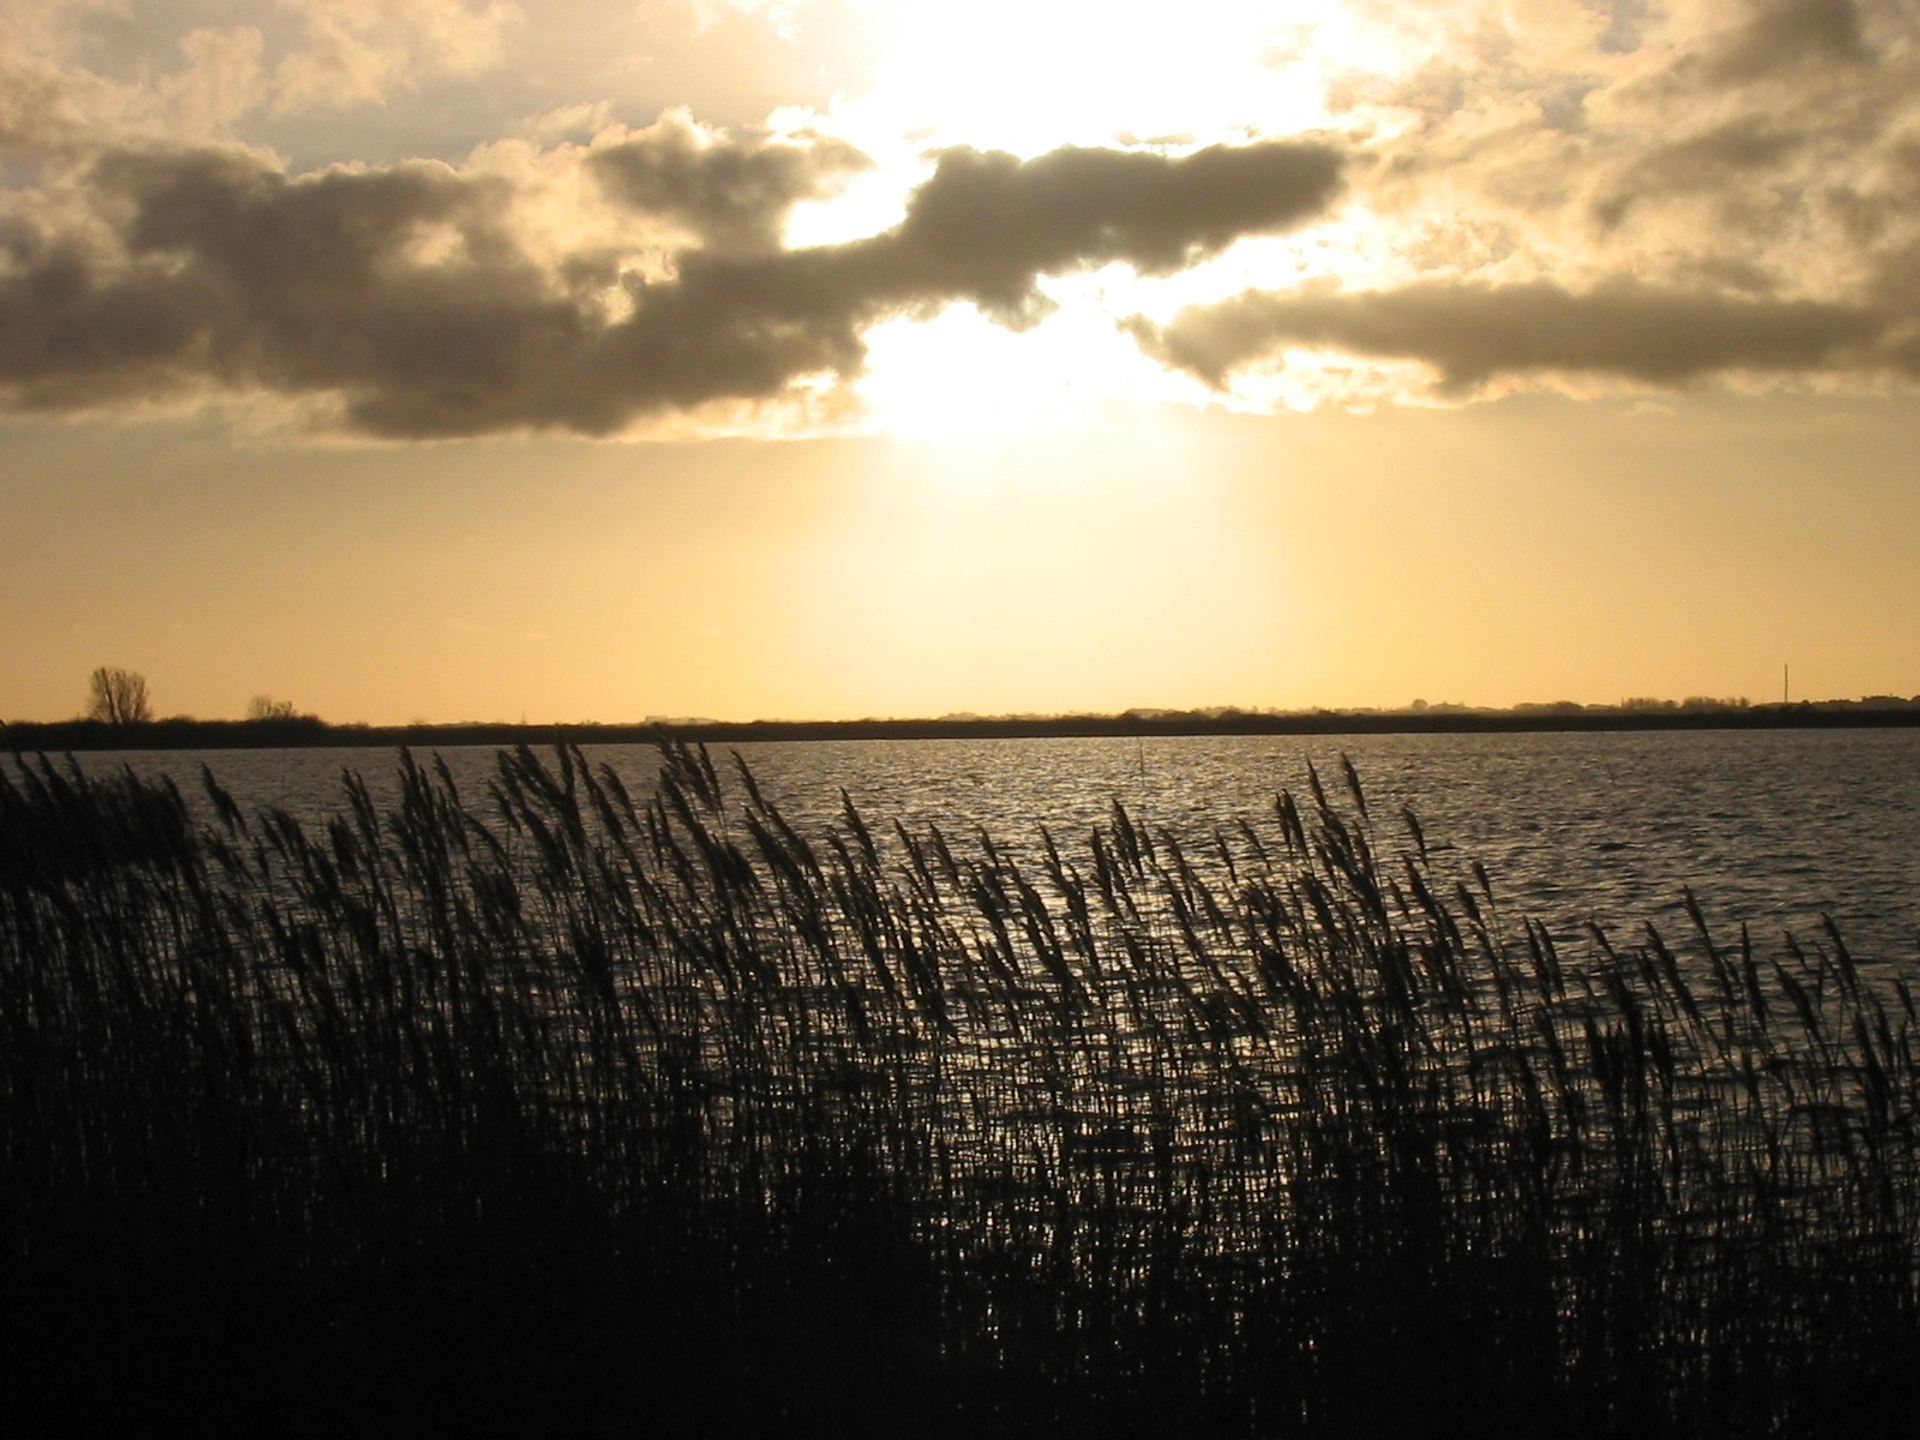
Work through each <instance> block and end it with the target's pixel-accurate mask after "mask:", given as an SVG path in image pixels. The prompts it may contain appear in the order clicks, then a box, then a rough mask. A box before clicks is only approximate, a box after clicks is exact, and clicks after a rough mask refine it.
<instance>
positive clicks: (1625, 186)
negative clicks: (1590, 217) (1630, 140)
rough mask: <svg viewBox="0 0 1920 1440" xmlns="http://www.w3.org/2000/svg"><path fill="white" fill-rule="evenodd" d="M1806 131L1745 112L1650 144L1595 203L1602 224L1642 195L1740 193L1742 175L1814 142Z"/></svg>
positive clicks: (1613, 221) (1615, 219) (1761, 170)
mask: <svg viewBox="0 0 1920 1440" xmlns="http://www.w3.org/2000/svg"><path fill="white" fill-rule="evenodd" d="M1812 139H1813V137H1812V136H1811V135H1808V134H1803V133H1794V132H1790V131H1784V130H1780V129H1778V128H1776V127H1775V126H1774V125H1773V123H1772V122H1771V121H1769V120H1767V119H1765V118H1762V117H1757V116H1755V117H1743V118H1742V119H1740V120H1737V121H1732V122H1729V123H1728V124H1725V125H1721V126H1719V127H1717V128H1715V129H1713V130H1709V131H1707V132H1706V133H1705V134H1702V135H1692V136H1689V137H1687V138H1686V139H1684V140H1676V141H1674V142H1672V143H1670V144H1666V145H1659V146H1656V147H1654V148H1653V149H1651V150H1649V151H1648V152H1647V153H1646V154H1645V155H1643V156H1641V157H1640V158H1639V159H1638V160H1636V161H1635V162H1634V163H1633V164H1632V165H1630V166H1629V167H1628V168H1627V170H1626V172H1625V174H1623V175H1622V176H1621V177H1620V179H1619V180H1618V181H1617V182H1616V183H1615V184H1614V185H1613V186H1612V187H1611V188H1610V189H1609V190H1608V191H1607V192H1606V194H1604V195H1603V196H1602V197H1601V198H1600V199H1599V200H1598V201H1597V202H1596V203H1595V205H1594V218H1595V219H1597V220H1599V221H1600V223H1601V224H1602V225H1605V226H1609V227H1611V226H1614V225H1618V224H1619V223H1620V222H1621V221H1622V220H1624V219H1625V218H1626V216H1627V212H1628V211H1629V210H1630V209H1632V208H1633V206H1635V205H1637V204H1638V203H1640V202H1641V201H1643V200H1647V199H1652V198H1655V197H1668V196H1676V195H1723V194H1737V190H1738V187H1739V185H1740V184H1741V182H1742V181H1744V180H1746V179H1747V178H1748V177H1750V176H1754V175H1764V174H1765V173H1767V172H1769V171H1772V170H1774V169H1776V168H1777V167H1779V166H1780V165H1781V164H1782V163H1783V162H1785V161H1787V160H1789V159H1791V158H1792V157H1793V156H1794V155H1795V154H1796V153H1797V152H1799V151H1800V150H1802V149H1804V148H1805V147H1806V146H1807V145H1808V144H1809V143H1811V141H1812Z"/></svg>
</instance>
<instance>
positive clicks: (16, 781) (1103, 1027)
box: [0, 745, 1920, 1437]
mask: <svg viewBox="0 0 1920 1440" xmlns="http://www.w3.org/2000/svg"><path fill="white" fill-rule="evenodd" d="M662 753H663V761H662V773H661V778H660V783H659V786H658V787H657V789H656V790H654V791H652V792H650V793H648V794H646V795H643V796H630V795H629V794H628V793H627V791H626V790H625V789H624V788H623V787H622V785H621V783H620V781H619V780H618V779H617V778H616V777H614V776H613V775H612V774H611V773H610V772H599V773H595V772H592V771H590V770H589V769H588V768H587V766H586V765H585V763H584V762H583V761H582V759H581V758H580V756H579V755H578V753H577V752H574V751H571V750H561V751H559V752H557V753H556V758H555V760H554V761H553V762H552V763H551V764H545V763H542V762H541V761H540V760H538V759H536V757H535V756H534V755H533V754H532V753H530V752H528V751H526V750H518V751H508V752H503V753H502V754H501V756H500V761H499V767H498V771H497V774H496V776H495V778H494V780H493V782H492V784H491V786H490V791H489V793H488V794H487V795H485V796H478V795H472V796H462V795H459V794H457V793H456V791H455V788H454V785H453V782H452V780H451V778H450V777H449V775H448V774H447V773H446V771H445V770H444V769H441V768H438V767H433V768H423V767H421V766H420V765H418V764H416V762H414V761H413V760H411V759H409V758H407V757H404V756H403V757H402V761H401V763H402V766H403V771H404V773H403V779H404V785H403V791H402V798H401V800H400V802H399V804H398V806H397V808H395V809H394V810H392V811H391V812H390V813H378V812H377V811H376V808H375V806H374V805H373V803H372V802H371V801H370V800H369V798H368V796H367V793H366V791H365V789H364V788H363V787H361V786H360V785H359V784H358V783H357V782H355V781H354V780H353V779H352V778H351V777H349V778H348V779H347V780H346V782H345V787H344V790H343V795H342V809H341V813H340V814H339V816H338V817H337V818H335V819H333V820H332V821H330V822H329V823H328V824H327V825H326V827H325V828H324V831H316V832H309V831H303V830H302V829H301V828H300V827H299V826H298V825H297V824H296V823H295V822H294V821H292V820H291V819H290V818H288V817H286V816H284V815H280V814H276V813H271V812H269V813H264V814H261V815H256V816H246V815H242V814H241V813H240V812H239V811H238V810H237V809H236V808H235V807H234V806H233V804H232V803H231V801H229V800H228V799H227V798H226V797H225V796H224V794H223V792H221V791H220V789H219V788H218V786H217V784H216V783H215V781H214V779H213V777H212V776H208V777H207V781H206V784H207V790H208V797H209V799H210V802H211V806H212V811H211V812H210V813H213V814H215V815H216V816H217V818H216V819H215V820H213V821H211V822H206V823H202V822H200V821H197V820H196V819H195V818H193V817H194V814H195V813H198V812H197V809H196V807H189V806H188V805H187V804H186V802H185V801H184V800H183V799H182V797H181V796H180V795H179V794H178V793H176V792H175V791H174V790H173V789H172V788H170V787H169V786H168V785H167V784H166V783H164V782H160V783H147V782H143V781H140V780H137V779H135V778H133V777H132V776H131V775H123V776H121V777H120V778H117V779H86V778H83V777H82V776H81V775H80V774H79V772H78V771H77V770H74V769H72V768H68V767H62V766H59V765H54V764H50V763H45V762H40V763H36V764H32V765H29V766H27V767H26V768H25V769H24V770H13V771H11V774H10V776H9V775H0V780H4V783H0V1067H4V1068H0V1241H3V1242H4V1254H3V1255H0V1297H3V1300H0V1303H4V1305H5V1314H4V1324H5V1339H4V1343H5V1350H4V1356H3V1358H4V1366H5V1373H6V1391H7V1402H6V1403H7V1408H8V1413H9V1415H10V1417H11V1421H10V1423H11V1424H13V1425H23V1426H24V1428H16V1429H15V1430H14V1433H16V1434H43V1433H58V1432H61V1431H75V1432H82V1433H85V1432H94V1431H108V1430H111V1431H114V1432H120V1431H124V1430H133V1431H136V1432H141V1431H160V1430H166V1431H171V1430H176V1429H177V1430H183V1431H187V1430H191V1431H200V1430H213V1431H223V1430H226V1429H230V1428H232V1427H235V1426H242V1427H247V1428H251V1429H257V1430H259V1431H261V1432H263V1433H276V1434H284V1433H299V1432H307V1433H315V1434H337V1433H362V1434H364V1433H370V1432H371V1433H384V1432H400V1431H405V1432H409V1433H422V1432H427V1433H452V1432H456V1431H473V1432H476V1433H482V1434H496V1433H517V1432H533V1431H537V1432H540V1433H556V1434H557V1433H566V1432H567V1431H568V1430H571V1431H573V1433H580V1434H630V1435H635V1436H650V1435H667V1436H673V1435H694V1434H697V1435H701V1436H737V1435H774V1434H780V1435H786V1434H789V1433H792V1434H797V1435H807V1434H830V1435H882V1436H888V1437H896V1436H898V1437H906V1436H912V1437H920V1436H955V1437H974V1436H989V1437H990V1436H1001V1435H1028V1434H1032V1435H1041V1436H1078V1435H1087V1436H1122V1435H1152V1436H1156V1437H1179V1436H1200V1437H1214V1436H1266V1435H1274V1436H1287V1435H1308V1436H1322V1435H1348V1434H1352V1435H1369V1436H1372V1435H1380V1434H1394V1433H1409V1434H1413V1433H1417V1434H1423V1435H1431V1434H1436V1433H1457V1432H1462V1431H1465V1430H1467V1429H1469V1428H1471V1429H1472V1430H1474V1431H1475V1432H1477V1433H1482V1434H1494V1435H1499V1434H1516V1435H1557V1436H1614V1435H1620V1436H1629V1435H1631V1436H1643V1435H1678V1436H1694V1435H1703V1436H1704V1435H1725V1436H1736V1435H1737V1436H1743V1437H1746V1436H1755V1435H1769V1434H1771V1435H1792V1436H1806V1435H1820V1434H1833V1435H1847V1434H1854V1433H1870V1432H1872V1431H1874V1430H1879V1429H1882V1428H1883V1427H1884V1423H1885V1419H1886V1417H1889V1416H1892V1417H1904V1418H1905V1419H1906V1420H1907V1421H1908V1422H1909V1423H1910V1422H1911V1420H1912V1418H1913V1417H1914V1416H1915V1415H1920V1408H1916V1406H1915V1403H1914V1402H1915V1399H1916V1393H1915V1392H1916V1388H1917V1387H1920V1367H1916V1365H1915V1363H1914V1362H1915V1360H1916V1358H1917V1357H1920V1294H1917V1292H1916V1260H1917V1258H1920V1257H1917V1256H1916V1246H1917V1245H1920V1132H1917V1131H1916V1107H1917V1106H1920V1054H1917V1047H1920V1022H1917V1021H1916V1016H1915V1011H1914V1004H1913V999H1912V996H1911V994H1910V993H1909V991H1908V990H1907V988H1906V986H1905V984H1904V983H1903V982H1902V981H1901V980H1900V979H1899V978H1898V977H1897V976H1896V975H1893V974H1890V973H1885V972H1875V973H1874V974H1873V975H1872V976H1871V977H1868V976H1866V975H1863V973H1862V969H1861V967H1859V966H1857V965H1856V964H1855V962H1854V961H1853V959H1852V958H1851V957H1850V956H1849V955H1848V954H1847V952H1846V950H1845V948H1844V947H1843V946H1842V944H1841V942H1840V939H1839V937H1838V936H1837V935H1835V934H1832V933H1827V934H1825V935H1823V936H1821V937H1819V939H1818V942H1817V943H1812V942H1809V943H1808V944H1807V945H1806V947H1805V948H1789V949H1787V950H1786V951H1784V952H1783V953H1781V954H1779V955H1777V956H1776V955H1772V954H1762V953H1756V952H1755V950H1754V949H1753V948H1752V947H1751V946H1749V945H1748V944H1747V943H1746V939H1745V937H1744V936H1742V937H1739V939H1738V940H1737V941H1735V942H1734V943H1722V942H1721V940H1720V938H1719V937H1709V936H1708V935H1707V934H1706V931H1705V926H1704V925H1700V926H1699V927H1698V929H1697V931H1696V933H1693V934H1690V935H1688V936H1686V937H1684V938H1683V937H1673V939H1672V940H1671V942H1669V941H1668V940H1663V939H1662V938H1661V937H1659V936H1657V935H1655V934H1653V933H1652V932H1651V931H1648V932H1645V933H1644V935H1643V936H1642V937H1641V938H1639V939H1638V940H1637V941H1636V942H1635V943H1632V944H1628V943H1625V942H1622V943H1619V944H1618V945H1617V946H1616V945H1615V944H1611V943H1609V941H1608V939H1607V938H1606V937H1605V936H1604V935H1602V934H1600V933H1599V932H1597V931H1596V932H1595V933H1593V934H1592V935H1590V936H1588V937H1586V938H1585V939H1583V940H1582V941H1581V942H1580V943H1579V944H1578V945H1577V946H1574V945H1570V944H1569V945H1563V946H1560V947H1556V946H1555V945H1554V944H1553V943H1552V941H1551V940H1550V938H1549V937H1548V936H1547V935H1546V934H1545V933H1543V932H1542V931H1541V930H1540V929H1539V928H1538V927H1537V926H1535V925H1533V924H1531V923H1530V922H1528V921H1526V920H1524V919H1517V918H1510V917H1504V916H1502V915H1501V914H1500V913H1499V911H1498V909H1497V907H1496V903H1495V899H1494V896H1493V893H1492V890H1491V887H1490V886H1489V885H1488V883H1487V880H1486V877H1485V876H1484V874H1477V875H1475V876H1474V877H1473V878H1472V879H1471V880H1469V881H1467V882H1466V883H1457V882H1449V881H1446V880H1443V879H1442V877H1441V875H1440V873H1439V871H1438V869H1437V868H1436V867H1435V866H1434V865H1433V864H1432V863H1430V861H1429V858H1428V855H1427V850H1426V846H1425V843H1424V840H1423V838H1422V836H1421V834H1420V832H1419V829H1418V827H1417V825H1416V824H1415V823H1414V822H1413V821H1412V819H1411V817H1408V816H1397V817H1384V816H1374V817H1371V818H1370V817H1369V816H1368V814H1367V810H1366V806H1365V803H1364V799H1363V796H1362V793H1361V790H1360V786H1359V782H1358V780H1357V779H1356V778H1354V777H1353V776H1352V775H1351V772H1349V773H1348V775H1347V776H1346V784H1345V785H1344V787H1343V792H1342V794H1341V795H1340V797H1339V798H1338V799H1337V800H1335V799H1332V798H1329V797H1328V796H1326V795H1325V794H1323V793H1322V791H1321V788H1320V785H1319V782H1318V780H1317V779H1316V780H1315V782H1314V784H1313V787H1312V792H1311V793H1310V794H1309V795H1307V796H1304V797H1301V799H1300V800H1299V801H1298V802H1296V800H1295V799H1294V798H1293V797H1291V796H1287V795H1282V796H1281V797H1279V800H1278V803H1277V806H1276V808H1275V810H1274V811H1273V813H1271V814H1270V815H1267V816H1265V817H1260V818H1258V819H1255V820H1251V821H1250V822H1249V823H1247V824H1244V825H1242V826H1239V827H1237V828H1236V829H1234V830H1233V831H1232V832H1230V833H1222V834H1220V835H1219V836H1218V837H1217V839H1216V841H1215V843H1213V844H1211V845H1209V846H1207V847H1205V848H1204V853H1183V851H1182V850H1181V848H1180V847H1179V846H1178V845H1177V844H1176V843H1175V841H1174V839H1173V838H1172V837H1171V836H1169V835H1167V834H1166V833H1164V832H1162V831H1160V830H1157V829H1155V828H1153V827H1152V826H1150V825H1147V824H1144V823H1142V822H1141V821H1140V820H1139V819H1137V818H1136V817H1133V816H1130V815H1128V814H1126V813H1124V812H1123V811H1122V810H1121V809H1120V808H1119V807H1118V806H1116V807H1115V808H1114V810H1113V812H1112V817H1111V821H1110V823H1109V824H1108V825H1107V826H1106V827H1104V828H1103V829H1102V830H1100V831H1099V832H1097V833H1093V834H1090V835H1082V836H1076V837H1072V839H1071V841H1069V839H1068V837H1064V836H1062V837H1048V836H1045V835H1044V834H1036V835H1033V836H1020V837H1009V836H1000V837H988V836H985V835H976V836H960V835H944V834H941V833H940V832H938V831H937V830H934V829H931V828H928V829H925V830H922V831H918V832H910V831H906V830H901V829H895V830H893V831H891V832H888V831H885V830H882V829H880V828H877V827H876V826H875V825H874V824H873V822H872V821H870V819H869V818H867V817H863V816H861V815H859V814H857V813H856V812H855V811H854V810H853V809H852V808H851V807H850V806H849V807H848V809H847V811H846V813H845V815H844V818H843V820H842V821H841V822H840V823H839V824H838V825H836V826H835V827H833V828H832V829H831V830H830V831H827V832H823V833H811V834H801V833H798V832H796V830H795V829H794V828H793V827H791V826H790V825H789V824H788V823H787V822H786V821H785V820H784V819H783V818H782V817H781V815H780V814H778V813H777V812H776V811H775V810H774V808H773V807H771V806H770V805H768V804H766V803H764V802H763V800H762V799H761V798H760V797H759V796H758V794H757V793H756V792H755V791H754V788H753V785H752V781H751V778H750V777H749V776H748V775H747V774H745V773H744V771H742V772H740V773H738V774H731V773H730V774H726V775H721V774H717V773H716V771H715V769H714V767H713V766H712V765H711V763H710V762H709V760H708V758H707V756H706V755H705V754H704V752H700V751H696V750H688V749H684V748H680V747H677V746H672V745H669V746H667V747H665V748H664V750H663V752H662ZM1056 839H1057V842H1058V843H1057V844H1056ZM1016 842H1017V843H1018V845H1019V846H1020V847H1021V848H1020V849H1017V850H1016V849H1014V848H1011V846H1012V845H1013V844H1015V843H1016ZM1696 918H1697V912H1696ZM1900 958H1906V957H1900Z"/></svg>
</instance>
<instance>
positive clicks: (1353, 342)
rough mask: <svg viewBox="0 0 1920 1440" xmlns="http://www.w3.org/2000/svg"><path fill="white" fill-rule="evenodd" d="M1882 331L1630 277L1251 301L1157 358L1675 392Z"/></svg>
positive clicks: (1850, 345)
mask: <svg viewBox="0 0 1920 1440" xmlns="http://www.w3.org/2000/svg"><path fill="white" fill-rule="evenodd" d="M1884 329H1885V323H1884V321H1883V320H1882V319H1881V318H1880V317H1878V316H1877V315H1876V314H1875V313H1874V312H1872V311H1870V310H1865V309H1861V308H1856V307H1853V306H1847V305H1831V304H1821V303H1818V302H1814V301H1767V300H1753V299H1740V298H1730V297H1726V296H1720V295H1714V294H1708V293H1696V292H1689V291H1676V290H1665V289H1658V288H1655V287H1653V286H1647V285H1641V284H1634V283H1620V284H1614V285H1609V286H1604V287H1602V288H1600V289H1597V290H1593V291H1590V292H1587V293H1584V294H1583V293H1576V292H1572V291H1568V290H1564V289H1561V288H1560V287H1558V286H1556V285H1549V284H1520V285H1507V286H1502V287H1492V286H1486V285H1475V284H1466V283H1455V282H1446V281H1430V282H1424V283H1420V284H1414V285H1409V286H1406V287H1404V288H1402V289H1397V290H1380V291H1365V292H1355V293H1348V292H1341V291H1334V290H1302V291H1296V292H1292V293H1288V294H1262V293H1249V294H1245V295H1242V296H1240V297H1238V298H1237V299H1234V300H1229V301H1226V302H1225V303H1223V304H1219V305H1210V306H1199V307H1195V308H1193V309H1190V310H1187V311H1185V312H1184V313H1182V314H1181V315H1179V316H1178V317H1176V318H1175V320H1174V321H1173V323H1172V324H1170V325H1168V326H1166V327H1164V328H1162V329H1156V328H1153V327H1151V326H1148V325H1145V324H1144V323H1138V322H1136V325H1135V327H1134V330H1135V334H1136V336H1137V337H1138V338H1139V339H1140V340H1141V343H1142V344H1143V345H1145V346H1146V347H1147V349H1148V351H1149V353H1151V354H1153V355H1155V356H1156V357H1157V358H1159V359H1161V360H1162V361H1164V362H1165V363H1167V364H1169V365H1173V366H1177V367H1179V368H1181V369H1184V370H1188V371H1190V372H1192V373H1193V374H1195V375H1197V376H1199V377H1200V378H1202V379H1203V380H1205V381H1207V382H1208V383H1209V384H1212V385H1216V386H1217V385H1220V384H1223V383H1224V381H1225V379H1226V377H1227V375H1228V374H1229V373H1231V372H1232V371H1233V370H1235V369H1237V368H1239V367H1240V366H1242V365H1245V364H1247V363H1249V362H1251V361H1254V360H1257V359H1259V358H1262V357H1264V356H1268V355H1271V354H1273V353H1274V352H1275V351H1277V350H1279V349H1281V348H1282V347H1284V346H1288V345H1303V346H1312V347H1315V348H1324V349H1331V350H1339V351H1345V352H1348V353H1351V354H1356V355H1366V356H1371V357H1375V358H1380V359H1392V360H1416V361H1420V362H1423V363H1425V364H1427V365H1429V366H1431V367H1433V369H1435V370H1436V371H1438V372H1439V375H1440V379H1441V383H1442V385H1443V386H1444V387H1445V388H1447V389H1450V390H1456V391H1457V390H1463V389H1468V388H1471V387H1473V386H1475V385H1478V384H1480V383H1482V382H1484V381H1487V380H1490V379H1492V378H1494V377H1495V376H1499V375H1512V374H1530V373H1540V372H1571V373H1586V374H1599V375H1614V376H1620V377H1624V378H1627V379H1632V380H1639V381H1644V382H1647V383H1651V384H1674V383H1678V382H1683V381H1687V380H1691V379H1694V378H1696V377H1699V376H1703V375H1708V374H1713V373H1716V372H1723V371H1738V370H1749V371H1752V370H1759V371H1813V370H1822V369H1828V368H1833V367H1836V366H1839V365H1841V364H1843V363H1847V362H1848V361H1850V360H1853V361H1858V360H1860V359H1861V358H1862V355H1861V352H1863V351H1864V350H1865V349H1866V348H1867V347H1869V346H1871V345H1872V344H1873V342H1874V341H1875V340H1876V339H1877V338H1878V337H1879V336H1880V335H1881V333H1882V332H1883V330H1884Z"/></svg>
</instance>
